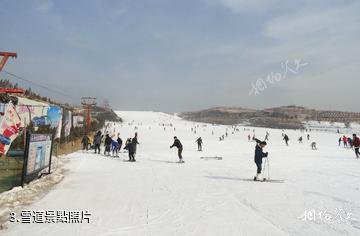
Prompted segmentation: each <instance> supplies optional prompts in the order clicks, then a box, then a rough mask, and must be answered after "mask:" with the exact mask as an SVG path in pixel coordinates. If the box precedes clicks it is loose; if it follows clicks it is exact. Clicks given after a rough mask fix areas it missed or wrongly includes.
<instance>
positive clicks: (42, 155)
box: [24, 134, 52, 176]
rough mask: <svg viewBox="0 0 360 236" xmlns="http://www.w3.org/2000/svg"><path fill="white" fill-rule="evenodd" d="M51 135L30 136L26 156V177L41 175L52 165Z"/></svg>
mask: <svg viewBox="0 0 360 236" xmlns="http://www.w3.org/2000/svg"><path fill="white" fill-rule="evenodd" d="M51 149H52V135H51V134H29V135H28V142H27V150H26V156H25V160H26V161H25V166H24V169H25V173H24V175H25V176H29V175H32V174H35V173H39V172H40V171H42V170H43V169H45V168H48V167H49V168H50V165H51Z"/></svg>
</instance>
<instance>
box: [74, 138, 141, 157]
mask: <svg viewBox="0 0 360 236" xmlns="http://www.w3.org/2000/svg"><path fill="white" fill-rule="evenodd" d="M103 139H104V140H103ZM102 142H104V155H106V156H110V155H111V153H112V156H114V157H118V155H119V152H120V150H121V148H122V146H123V141H122V139H121V137H120V133H118V135H117V138H116V139H115V138H114V137H110V135H109V134H108V133H107V134H106V135H105V138H104V135H103V134H102V133H101V131H98V132H96V134H95V135H94V138H93V142H92V143H91V141H90V138H89V136H88V135H84V136H83V138H82V140H81V144H82V147H83V150H86V151H88V150H90V149H94V152H95V154H100V151H101V144H102ZM138 144H140V143H139V142H138V136H137V132H135V135H134V137H133V138H128V139H127V140H126V143H125V146H124V150H127V151H128V154H129V161H136V160H135V155H136V149H137V148H136V147H137V145H138Z"/></svg>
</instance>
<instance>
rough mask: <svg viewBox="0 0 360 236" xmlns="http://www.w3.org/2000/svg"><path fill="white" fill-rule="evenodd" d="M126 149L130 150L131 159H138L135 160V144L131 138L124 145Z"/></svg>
mask: <svg viewBox="0 0 360 236" xmlns="http://www.w3.org/2000/svg"><path fill="white" fill-rule="evenodd" d="M124 149H125V150H128V153H129V161H136V160H135V151H134V144H133V142H132V140H131V138H129V139H127V141H126V145H125V147H124Z"/></svg>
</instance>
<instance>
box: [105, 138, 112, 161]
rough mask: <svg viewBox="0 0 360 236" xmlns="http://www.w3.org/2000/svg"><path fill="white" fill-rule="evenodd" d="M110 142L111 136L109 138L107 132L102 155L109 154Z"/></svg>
mask: <svg viewBox="0 0 360 236" xmlns="http://www.w3.org/2000/svg"><path fill="white" fill-rule="evenodd" d="M111 143H112V138H110V136H109V134H106V137H105V143H104V146H105V151H104V155H107V156H110V147H111ZM106 153H107V154H106Z"/></svg>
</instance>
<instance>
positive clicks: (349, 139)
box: [347, 137, 354, 149]
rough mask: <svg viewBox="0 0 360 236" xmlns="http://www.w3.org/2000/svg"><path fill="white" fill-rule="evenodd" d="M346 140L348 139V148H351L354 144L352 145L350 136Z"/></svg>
mask: <svg viewBox="0 0 360 236" xmlns="http://www.w3.org/2000/svg"><path fill="white" fill-rule="evenodd" d="M347 140H348V143H349V146H350V148H351V149H352V148H353V146H354V145H353V140H352V138H350V137H348V138H347Z"/></svg>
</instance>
